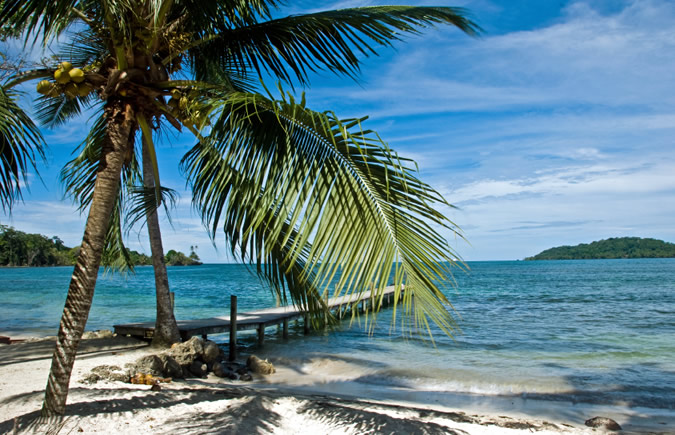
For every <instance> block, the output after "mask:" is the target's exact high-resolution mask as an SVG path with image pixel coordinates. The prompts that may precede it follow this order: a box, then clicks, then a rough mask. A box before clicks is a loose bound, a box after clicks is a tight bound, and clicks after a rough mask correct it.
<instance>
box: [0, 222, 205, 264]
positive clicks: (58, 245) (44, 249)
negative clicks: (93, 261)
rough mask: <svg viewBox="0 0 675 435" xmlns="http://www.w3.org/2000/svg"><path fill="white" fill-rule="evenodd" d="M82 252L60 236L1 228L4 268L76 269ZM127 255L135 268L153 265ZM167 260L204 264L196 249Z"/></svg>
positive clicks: (134, 253)
mask: <svg viewBox="0 0 675 435" xmlns="http://www.w3.org/2000/svg"><path fill="white" fill-rule="evenodd" d="M79 252H80V247H79V246H75V247H74V248H69V247H68V246H65V245H64V244H63V241H62V240H61V239H60V238H59V237H58V236H54V237H51V238H50V237H47V236H43V235H42V234H28V233H24V232H23V231H19V230H16V229H14V228H13V227H10V226H7V225H1V224H0V266H38V267H39V266H73V265H74V264H75V260H76V259H77V255H78V254H79ZM127 254H128V255H129V258H130V259H131V264H133V265H136V266H145V265H152V258H151V257H149V256H147V255H145V254H141V253H140V252H137V251H133V250H128V251H127ZM164 260H165V261H166V264H167V266H196V265H200V264H202V263H201V261H199V256H198V255H197V253H196V252H195V247H193V246H191V247H190V254H189V255H185V254H184V253H182V252H179V251H174V250H173V249H172V250H170V251H169V252H167V253H166V256H165V257H164ZM105 263H106V262H105V261H104V264H105Z"/></svg>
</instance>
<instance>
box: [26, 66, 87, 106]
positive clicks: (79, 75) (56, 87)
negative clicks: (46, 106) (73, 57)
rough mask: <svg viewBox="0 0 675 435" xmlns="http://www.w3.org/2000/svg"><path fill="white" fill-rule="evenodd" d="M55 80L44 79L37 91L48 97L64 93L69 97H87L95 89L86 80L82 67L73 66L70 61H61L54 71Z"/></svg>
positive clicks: (38, 85)
mask: <svg viewBox="0 0 675 435" xmlns="http://www.w3.org/2000/svg"><path fill="white" fill-rule="evenodd" d="M54 81H55V82H56V83H52V82H50V81H49V80H42V81H40V83H38V84H37V91H38V92H39V93H41V94H42V95H46V96H48V97H58V96H59V95H61V94H64V95H65V96H66V97H68V98H75V97H86V96H87V95H89V93H90V92H91V91H92V90H93V89H94V87H93V86H92V84H91V83H88V82H86V81H85V74H84V71H82V70H81V69H80V68H73V64H71V63H70V62H61V63H60V64H59V67H58V68H57V69H56V71H54Z"/></svg>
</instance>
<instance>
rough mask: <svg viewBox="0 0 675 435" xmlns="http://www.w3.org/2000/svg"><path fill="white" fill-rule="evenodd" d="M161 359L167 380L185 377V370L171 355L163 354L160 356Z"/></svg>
mask: <svg viewBox="0 0 675 435" xmlns="http://www.w3.org/2000/svg"><path fill="white" fill-rule="evenodd" d="M159 359H160V360H161V361H162V367H163V371H164V375H163V376H164V377H167V378H182V377H183V368H182V367H181V366H180V364H178V361H176V359H175V358H174V357H172V356H171V355H167V354H165V353H162V354H160V355H159Z"/></svg>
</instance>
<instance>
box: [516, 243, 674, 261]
mask: <svg viewBox="0 0 675 435" xmlns="http://www.w3.org/2000/svg"><path fill="white" fill-rule="evenodd" d="M673 257H675V243H668V242H664V241H662V240H657V239H648V238H647V239H642V238H640V237H616V238H610V239H606V240H600V241H596V242H592V243H582V244H579V245H577V246H558V247H556V248H551V249H547V250H545V251H542V252H540V253H539V254H537V255H535V256H533V257H527V258H525V260H592V259H613V258H673Z"/></svg>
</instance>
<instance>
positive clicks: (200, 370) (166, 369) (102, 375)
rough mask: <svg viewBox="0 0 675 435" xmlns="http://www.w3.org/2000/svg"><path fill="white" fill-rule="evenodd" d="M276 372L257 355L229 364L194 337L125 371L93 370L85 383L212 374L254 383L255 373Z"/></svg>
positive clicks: (206, 342)
mask: <svg viewBox="0 0 675 435" xmlns="http://www.w3.org/2000/svg"><path fill="white" fill-rule="evenodd" d="M274 372H275V369H274V366H273V365H272V363H270V362H268V361H267V360H261V359H260V358H258V357H256V356H255V355H251V356H250V357H249V358H248V360H247V362H246V365H244V364H241V363H238V362H227V361H226V359H225V354H224V352H223V351H222V349H221V348H220V347H219V346H218V345H217V344H216V343H214V342H213V341H209V340H202V339H201V338H199V337H192V338H190V339H189V340H188V341H185V342H183V343H178V344H175V345H173V346H172V347H171V349H169V350H166V351H163V352H160V353H157V354H150V355H145V356H143V357H141V358H139V359H137V360H136V361H135V362H133V363H129V364H127V365H126V366H125V367H124V368H121V367H118V366H112V365H101V366H97V367H94V368H93V369H92V370H91V372H90V374H89V375H87V376H86V377H85V378H84V379H82V382H85V383H95V382H98V381H100V380H107V381H121V382H132V383H148V384H152V383H160V382H170V381H171V380H173V379H186V378H205V377H206V376H207V375H208V374H209V373H213V374H214V375H215V376H218V377H220V378H225V379H230V380H236V381H244V382H246V381H252V380H253V376H252V374H259V375H269V374H272V373H274ZM141 380H142V381H141ZM134 381H135V382H134Z"/></svg>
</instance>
